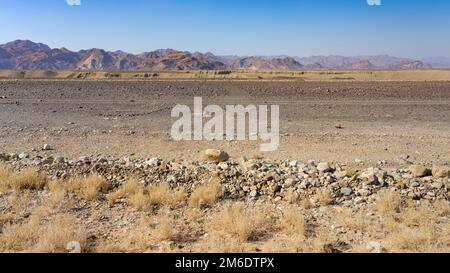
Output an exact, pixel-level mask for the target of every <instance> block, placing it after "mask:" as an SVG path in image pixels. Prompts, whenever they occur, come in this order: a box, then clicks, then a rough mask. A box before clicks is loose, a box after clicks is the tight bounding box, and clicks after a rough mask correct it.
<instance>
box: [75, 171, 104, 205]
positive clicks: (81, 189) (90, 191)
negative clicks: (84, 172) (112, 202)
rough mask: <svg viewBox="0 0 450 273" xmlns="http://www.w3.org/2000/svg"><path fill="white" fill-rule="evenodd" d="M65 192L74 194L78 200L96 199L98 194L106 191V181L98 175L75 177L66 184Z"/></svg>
mask: <svg viewBox="0 0 450 273" xmlns="http://www.w3.org/2000/svg"><path fill="white" fill-rule="evenodd" d="M66 187H67V190H68V191H70V192H73V193H75V194H76V195H77V196H78V198H80V199H84V200H87V201H92V200H94V199H97V198H98V196H99V194H100V193H105V192H106V191H107V190H108V183H107V182H106V179H105V178H103V177H102V176H99V175H90V176H88V177H77V178H74V179H72V180H70V181H69V182H68V183H67V186H66Z"/></svg>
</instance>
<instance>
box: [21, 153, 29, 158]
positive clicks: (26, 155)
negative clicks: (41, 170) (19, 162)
mask: <svg viewBox="0 0 450 273" xmlns="http://www.w3.org/2000/svg"><path fill="white" fill-rule="evenodd" d="M28 157H29V156H28V154H27V153H21V154H19V159H25V158H28Z"/></svg>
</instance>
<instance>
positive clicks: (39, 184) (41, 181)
mask: <svg viewBox="0 0 450 273" xmlns="http://www.w3.org/2000/svg"><path fill="white" fill-rule="evenodd" d="M47 181H48V179H47V176H46V175H45V174H43V173H40V172H38V171H37V170H35V169H32V168H28V169H24V170H22V171H20V172H18V173H17V172H14V171H13V170H12V169H11V168H10V167H6V166H0V190H2V191H6V190H16V191H20V190H41V189H43V188H44V187H45V185H46V184H47Z"/></svg>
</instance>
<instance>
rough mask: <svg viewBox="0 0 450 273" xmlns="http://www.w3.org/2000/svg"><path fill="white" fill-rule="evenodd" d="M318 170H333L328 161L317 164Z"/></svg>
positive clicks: (326, 171) (324, 171) (325, 171)
mask: <svg viewBox="0 0 450 273" xmlns="http://www.w3.org/2000/svg"><path fill="white" fill-rule="evenodd" d="M317 170H318V171H319V172H322V173H328V172H331V171H332V168H331V167H330V165H329V164H328V163H327V162H321V163H319V164H317Z"/></svg>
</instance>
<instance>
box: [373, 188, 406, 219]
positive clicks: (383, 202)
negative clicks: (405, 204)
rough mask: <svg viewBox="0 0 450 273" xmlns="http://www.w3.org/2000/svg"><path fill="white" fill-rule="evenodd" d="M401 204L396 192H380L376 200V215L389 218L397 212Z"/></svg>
mask: <svg viewBox="0 0 450 273" xmlns="http://www.w3.org/2000/svg"><path fill="white" fill-rule="evenodd" d="M401 204H402V200H401V196H400V194H398V193H397V192H392V191H380V192H379V193H378V196H377V199H376V208H377V211H378V213H379V214H380V215H381V216H384V217H390V216H393V215H395V214H396V213H397V212H399V210H400V207H401Z"/></svg>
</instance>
